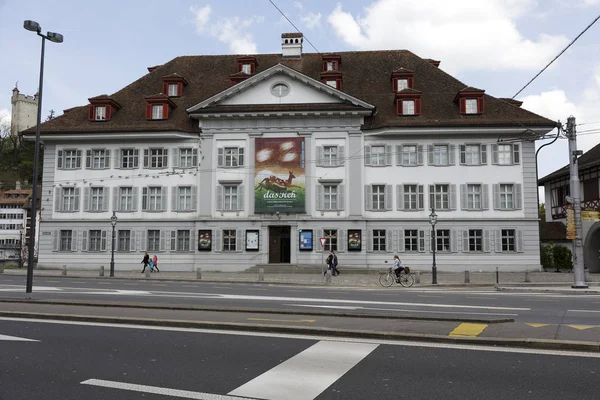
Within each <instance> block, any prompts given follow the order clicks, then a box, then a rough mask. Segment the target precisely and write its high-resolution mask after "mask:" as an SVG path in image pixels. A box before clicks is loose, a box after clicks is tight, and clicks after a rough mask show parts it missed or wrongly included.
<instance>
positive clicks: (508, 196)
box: [500, 183, 515, 210]
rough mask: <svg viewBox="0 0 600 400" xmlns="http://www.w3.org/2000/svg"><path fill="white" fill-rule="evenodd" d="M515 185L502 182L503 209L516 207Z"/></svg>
mask: <svg viewBox="0 0 600 400" xmlns="http://www.w3.org/2000/svg"><path fill="white" fill-rule="evenodd" d="M513 190H514V189H513V185H512V184H505V183H502V184H500V208H501V209H503V210H512V209H514V208H515V203H514V198H513Z"/></svg>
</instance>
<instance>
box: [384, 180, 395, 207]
mask: <svg viewBox="0 0 600 400" xmlns="http://www.w3.org/2000/svg"><path fill="white" fill-rule="evenodd" d="M393 209H394V186H393V185H385V210H386V211H392V210H393Z"/></svg>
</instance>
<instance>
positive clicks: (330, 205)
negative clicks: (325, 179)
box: [323, 185, 338, 211]
mask: <svg viewBox="0 0 600 400" xmlns="http://www.w3.org/2000/svg"><path fill="white" fill-rule="evenodd" d="M323 206H324V207H323V208H324V209H325V210H330V211H331V210H337V207H338V185H323Z"/></svg>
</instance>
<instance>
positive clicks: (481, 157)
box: [479, 144, 488, 165]
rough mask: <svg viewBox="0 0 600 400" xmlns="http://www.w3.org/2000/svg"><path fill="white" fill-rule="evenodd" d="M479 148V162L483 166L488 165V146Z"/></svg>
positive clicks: (483, 145) (484, 145)
mask: <svg viewBox="0 0 600 400" xmlns="http://www.w3.org/2000/svg"><path fill="white" fill-rule="evenodd" d="M480 146H481V147H479V151H480V153H479V161H480V163H481V165H487V163H488V162H487V144H482V145H480Z"/></svg>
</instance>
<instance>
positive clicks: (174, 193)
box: [171, 186, 183, 212]
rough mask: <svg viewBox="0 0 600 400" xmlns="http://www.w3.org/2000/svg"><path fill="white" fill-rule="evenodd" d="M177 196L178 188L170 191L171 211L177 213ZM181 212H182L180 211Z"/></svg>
mask: <svg viewBox="0 0 600 400" xmlns="http://www.w3.org/2000/svg"><path fill="white" fill-rule="evenodd" d="M178 195H179V186H174V187H173V190H171V211H175V212H177V211H179V201H178V200H179V199H178V198H177V197H178ZM181 211H183V210H181Z"/></svg>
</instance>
